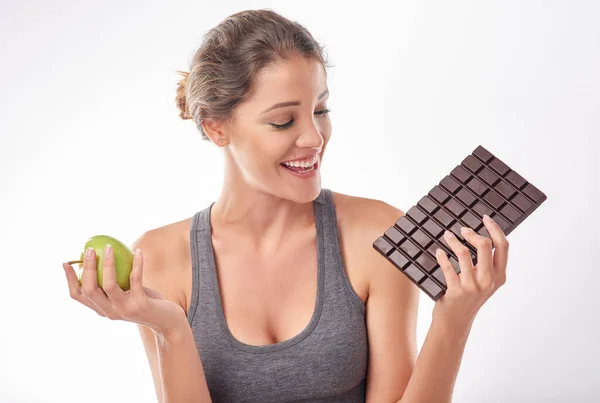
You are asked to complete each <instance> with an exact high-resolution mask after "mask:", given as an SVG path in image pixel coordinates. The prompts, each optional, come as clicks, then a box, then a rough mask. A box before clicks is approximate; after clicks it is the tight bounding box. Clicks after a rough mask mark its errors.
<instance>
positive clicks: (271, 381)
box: [187, 189, 368, 403]
mask: <svg viewBox="0 0 600 403" xmlns="http://www.w3.org/2000/svg"><path fill="white" fill-rule="evenodd" d="M213 204H214V202H213V203H212V204H211V205H210V206H208V207H207V208H205V209H204V210H201V211H199V212H197V213H196V214H195V215H194V216H193V218H192V223H191V230H190V243H191V254H192V296H191V302H190V309H189V311H188V315H187V318H188V322H189V324H190V326H191V328H192V332H193V334H194V339H195V341H196V346H197V347H198V353H199V354H200V359H201V360H202V366H203V368H204V373H205V376H206V381H207V383H208V388H209V390H210V395H211V398H212V401H213V402H215V403H219V402H230V403H235V402H323V403H325V402H346V403H352V402H364V401H365V391H366V376H367V361H368V344H367V329H366V322H365V306H364V304H363V303H362V301H361V299H360V298H359V297H358V295H357V294H356V293H355V292H354V290H353V288H352V286H351V284H350V281H349V280H348V277H347V276H346V272H345V270H344V266H343V263H342V255H341V250H340V244H339V240H338V228H337V220H336V212H335V206H334V204H333V197H332V193H331V191H330V190H329V189H322V190H321V193H320V195H319V196H318V197H317V198H316V199H315V200H314V201H313V207H314V217H315V224H316V235H317V236H316V238H317V248H318V249H317V256H318V258H317V265H318V271H317V297H316V305H315V308H314V311H313V315H312V318H311V319H310V322H309V323H308V325H307V326H306V328H304V330H302V331H301V332H300V333H299V334H297V335H296V336H294V337H292V338H290V339H287V340H284V341H282V342H279V343H274V344H267V345H250V344H246V343H243V342H241V341H239V340H238V339H236V338H235V337H234V336H233V334H232V333H231V332H230V330H229V327H228V326H227V321H226V320H225V316H224V314H223V306H222V304H221V294H220V290H219V286H218V279H217V272H216V268H215V259H214V254H213V246H212V237H211V227H210V210H211V208H212V206H213Z"/></svg>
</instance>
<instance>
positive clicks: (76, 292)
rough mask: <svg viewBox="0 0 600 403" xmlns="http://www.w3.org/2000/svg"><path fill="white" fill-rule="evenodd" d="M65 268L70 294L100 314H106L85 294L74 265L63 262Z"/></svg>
mask: <svg viewBox="0 0 600 403" xmlns="http://www.w3.org/2000/svg"><path fill="white" fill-rule="evenodd" d="M63 269H64V270H65V276H66V277H67V283H68V285H69V294H70V296H71V298H72V299H74V300H75V301H77V302H79V303H80V304H83V305H85V306H87V307H88V308H90V309H91V310H93V311H95V312H96V313H97V314H98V315H100V316H106V315H105V314H104V312H103V311H102V310H101V309H100V308H98V307H97V306H96V305H94V304H93V303H92V302H91V301H90V300H89V298H88V297H86V296H85V295H83V293H82V291H81V284H79V279H78V278H77V274H76V273H75V270H74V269H73V267H72V266H71V265H70V264H68V263H63Z"/></svg>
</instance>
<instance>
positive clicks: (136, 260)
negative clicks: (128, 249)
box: [129, 248, 144, 298]
mask: <svg viewBox="0 0 600 403" xmlns="http://www.w3.org/2000/svg"><path fill="white" fill-rule="evenodd" d="M143 268H144V257H143V254H142V250H141V249H140V248H137V249H136V250H135V254H134V256H133V268H132V269H131V273H130V274H129V290H130V293H131V296H132V297H133V298H139V297H142V296H143V294H144V287H143V286H142V273H143Z"/></svg>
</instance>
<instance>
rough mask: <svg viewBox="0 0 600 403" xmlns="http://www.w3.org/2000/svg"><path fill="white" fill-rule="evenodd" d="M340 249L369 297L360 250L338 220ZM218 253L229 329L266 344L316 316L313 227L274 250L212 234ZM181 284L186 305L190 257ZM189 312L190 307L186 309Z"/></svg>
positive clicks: (351, 276) (359, 290)
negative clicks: (263, 250)
mask: <svg viewBox="0 0 600 403" xmlns="http://www.w3.org/2000/svg"><path fill="white" fill-rule="evenodd" d="M339 241H340V252H341V255H342V260H343V266H344V270H345V273H344V275H346V276H347V277H348V280H349V282H350V284H351V286H352V288H353V290H354V291H355V292H356V294H357V295H358V297H359V298H360V299H361V300H362V302H363V303H364V302H365V301H366V300H367V296H368V292H367V279H366V276H365V271H364V269H362V268H361V264H362V262H361V259H360V253H358V251H357V250H356V248H355V247H354V245H352V240H351V239H350V238H349V237H348V233H347V231H345V230H344V226H343V225H339ZM212 243H213V245H212V246H213V254H214V259H215V266H216V273H217V278H218V286H219V293H220V297H221V302H222V306H223V313H224V316H225V320H226V323H227V326H228V328H229V331H230V332H231V333H232V335H233V336H234V337H235V338H236V339H237V340H239V341H241V342H243V343H246V344H250V345H267V344H274V343H278V342H282V341H285V340H288V339H291V338H292V337H294V336H295V335H297V334H299V333H300V332H302V330H303V329H305V328H306V327H307V325H308V323H309V322H310V320H311V317H312V315H313V313H314V310H315V304H316V297H317V257H318V256H317V247H316V235H315V233H314V230H313V231H310V230H309V231H306V232H304V233H303V234H298V235H297V236H295V237H294V238H293V239H289V240H287V242H282V243H281V244H280V245H278V246H277V248H274V250H273V251H271V252H263V253H262V254H259V253H256V252H255V251H253V250H252V248H243V247H242V246H240V245H243V242H232V240H231V239H230V238H227V237H226V236H223V237H218V236H216V237H213V238H212ZM185 266H186V269H185V271H186V272H187V273H186V275H184V276H182V278H183V279H190V280H189V281H186V283H185V284H182V289H183V290H186V291H185V296H184V299H185V301H186V308H189V301H191V270H192V269H191V262H186V264H185ZM186 312H187V309H186Z"/></svg>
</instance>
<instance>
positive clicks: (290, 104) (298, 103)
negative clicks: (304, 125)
mask: <svg viewBox="0 0 600 403" xmlns="http://www.w3.org/2000/svg"><path fill="white" fill-rule="evenodd" d="M327 94H329V89H326V90H325V91H323V92H322V93H321V94H320V95H319V98H317V99H321V98H323V97H324V96H325V95H327ZM300 104H301V102H300V101H288V102H279V103H277V104H275V105H273V106H271V107H270V108H267V109H265V110H264V111H262V112H261V113H260V114H261V115H263V114H265V113H267V112H269V111H271V110H273V109H275V108H283V107H284V106H293V105H300Z"/></svg>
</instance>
